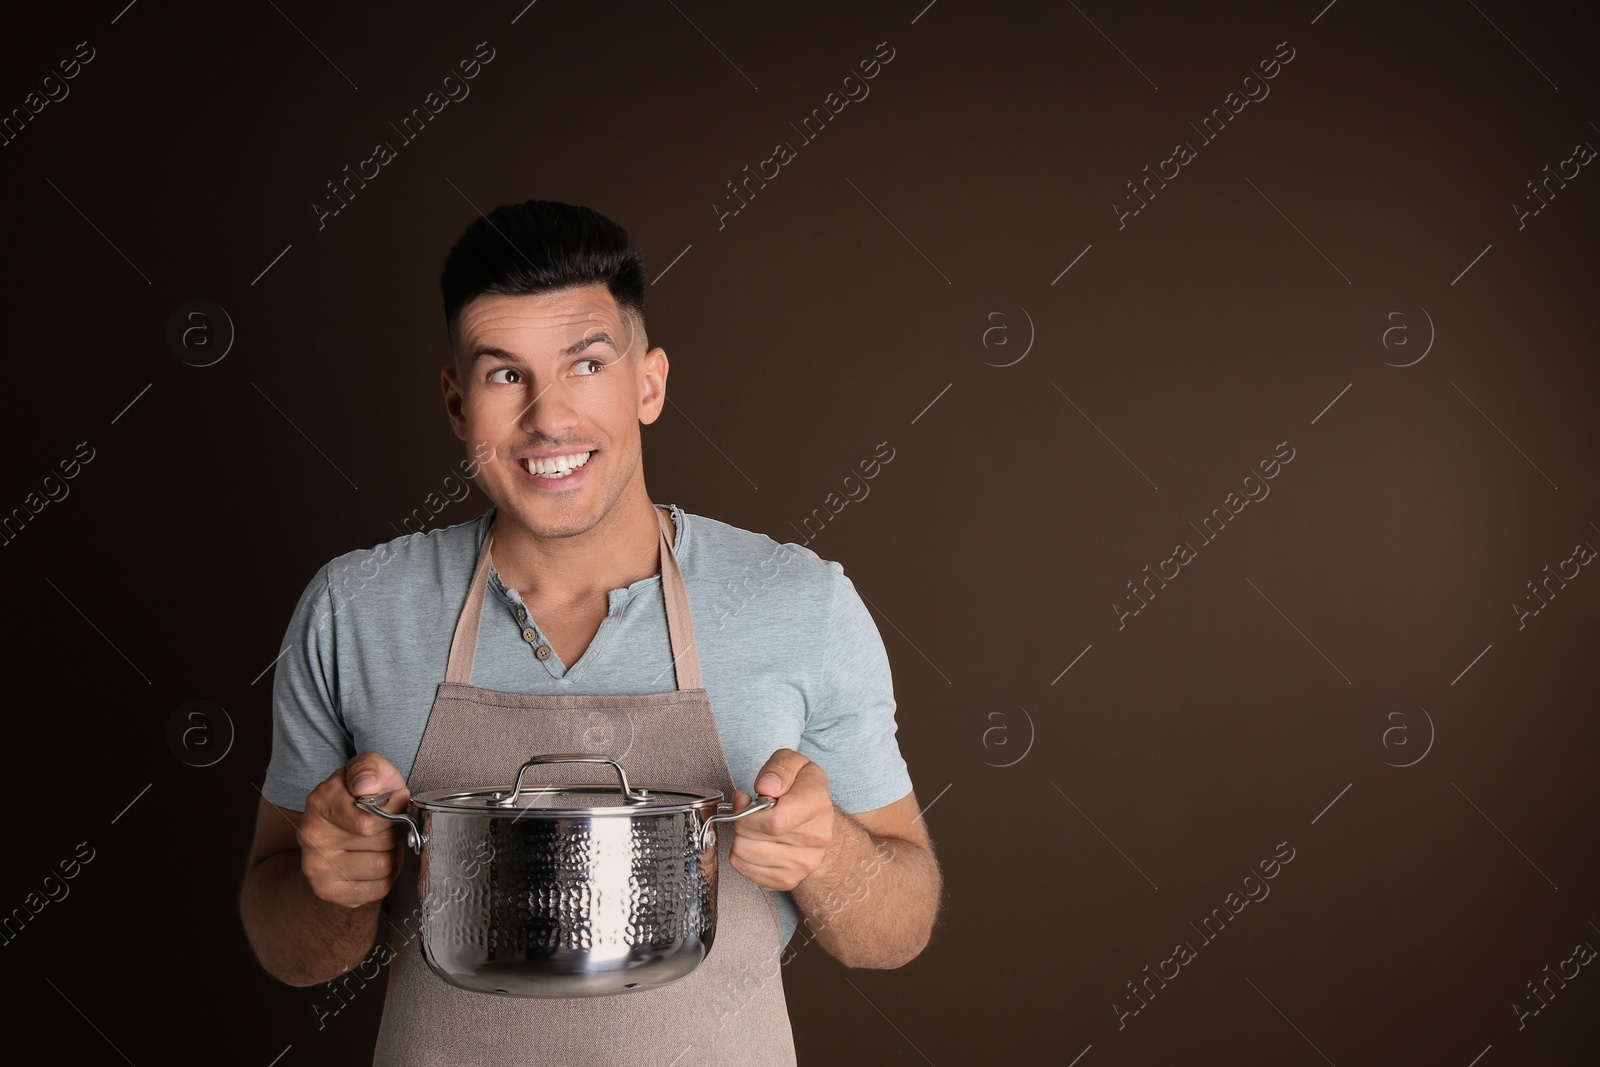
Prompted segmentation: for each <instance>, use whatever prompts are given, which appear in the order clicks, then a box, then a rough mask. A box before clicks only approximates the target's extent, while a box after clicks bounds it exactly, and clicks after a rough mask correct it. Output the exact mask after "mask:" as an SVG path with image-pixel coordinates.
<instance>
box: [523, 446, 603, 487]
mask: <svg viewBox="0 0 1600 1067" xmlns="http://www.w3.org/2000/svg"><path fill="white" fill-rule="evenodd" d="M592 455H594V453H593V452H578V453H575V454H573V455H570V456H556V457H554V458H552V459H525V460H522V469H523V470H525V471H527V472H528V473H529V474H535V475H538V476H539V477H541V478H550V479H552V480H553V479H557V478H565V477H566V476H567V475H569V474H571V473H572V472H573V471H575V470H577V469H578V468H579V467H581V466H583V465H584V464H585V463H587V462H589V457H590V456H592Z"/></svg>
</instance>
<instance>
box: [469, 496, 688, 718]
mask: <svg viewBox="0 0 1600 1067" xmlns="http://www.w3.org/2000/svg"><path fill="white" fill-rule="evenodd" d="M652 510H653V511H655V513H656V521H657V523H658V525H659V526H660V528H661V594H662V601H663V602H664V603H665V605H666V609H667V638H668V641H669V643H670V646H671V649H672V665H673V669H674V670H675V671H676V673H677V681H678V688H679V689H680V690H683V689H702V688H704V683H703V682H702V680H701V677H700V650H699V649H698V648H697V647H696V646H695V640H694V619H693V617H692V616H691V615H690V613H689V593H688V590H687V589H685V588H684V584H683V571H682V570H680V569H679V567H678V557H677V556H676V555H675V554H674V553H673V551H672V538H671V536H670V535H669V531H670V530H671V527H670V526H669V525H668V523H667V516H666V512H665V511H663V510H662V509H661V508H658V507H652ZM493 544H494V530H493V528H491V529H490V530H489V532H488V533H487V534H485V535H484V538H483V547H481V548H480V549H479V550H478V565H477V567H476V568H475V569H474V570H473V572H472V583H471V585H469V586H468V587H467V603H466V605H465V606H464V607H463V608H462V609H461V617H460V618H459V619H457V620H456V631H455V636H454V637H453V638H452V639H451V641H450V659H449V661H448V662H447V663H446V665H445V674H444V680H445V682H446V683H448V684H453V685H469V684H471V682H472V665H473V661H474V660H475V659H476V658H477V654H478V629H479V626H480V625H481V623H482V619H483V598H484V591H485V590H486V589H487V588H488V586H489V561H490V553H489V549H490V546H491V545H493ZM569 666H570V664H569Z"/></svg>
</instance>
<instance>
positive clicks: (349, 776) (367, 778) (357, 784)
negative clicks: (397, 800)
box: [344, 752, 406, 797]
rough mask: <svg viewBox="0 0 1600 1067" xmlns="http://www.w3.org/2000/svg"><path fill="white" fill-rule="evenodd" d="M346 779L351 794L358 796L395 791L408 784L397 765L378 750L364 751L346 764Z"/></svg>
mask: <svg viewBox="0 0 1600 1067" xmlns="http://www.w3.org/2000/svg"><path fill="white" fill-rule="evenodd" d="M344 781H345V786H346V787H347V788H348V789H349V790H350V794H351V795H352V796H358V797H369V796H373V795H375V794H378V793H389V792H393V791H394V790H396V789H403V788H404V787H405V784H406V780H405V777H404V776H403V775H401V773H400V771H399V770H398V769H397V768H396V767H395V765H394V764H392V763H390V762H389V761H388V760H386V759H384V758H383V757H382V756H380V755H379V754H378V753H376V752H363V753H361V754H360V755H358V756H355V757H354V758H352V759H351V760H350V762H349V763H347V764H345V768H344Z"/></svg>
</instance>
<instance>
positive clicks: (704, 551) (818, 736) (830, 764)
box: [262, 505, 911, 943]
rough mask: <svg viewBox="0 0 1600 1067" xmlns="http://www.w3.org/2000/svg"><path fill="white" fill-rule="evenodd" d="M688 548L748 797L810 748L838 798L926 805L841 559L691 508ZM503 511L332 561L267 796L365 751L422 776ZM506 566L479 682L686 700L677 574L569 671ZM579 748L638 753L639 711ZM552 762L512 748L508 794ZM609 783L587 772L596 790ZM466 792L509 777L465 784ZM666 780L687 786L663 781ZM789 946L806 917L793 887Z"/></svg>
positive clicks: (303, 620) (705, 639) (629, 591)
mask: <svg viewBox="0 0 1600 1067" xmlns="http://www.w3.org/2000/svg"><path fill="white" fill-rule="evenodd" d="M671 514H672V519H673V522H674V523H675V524H676V526H677V537H676V540H675V541H674V552H675V554H676V556H677V558H678V565H679V567H680V568H681V570H682V572H683V578H684V587H685V589H686V590H687V592H688V596H689V608H690V614H691V615H692V617H693V619H694V627H695V638H696V643H697V645H698V649H699V653H700V666H701V673H702V675H703V681H704V686H705V689H706V692H707V694H708V695H709V697H710V700H711V707H712V711H713V713H714V714H715V717H716V722H717V731H718V733H719V734H720V736H721V739H722V746H723V750H724V752H725V753H726V755H727V757H728V766H729V769H730V770H731V771H732V772H733V781H734V784H735V786H736V787H737V788H740V789H743V790H744V791H745V792H747V793H749V792H754V790H753V789H752V786H753V784H754V779H755V776H756V773H757V772H758V771H759V770H760V769H761V766H762V764H764V763H765V762H766V761H767V759H768V758H769V757H771V755H772V753H773V752H774V751H776V750H777V749H780V748H792V749H794V750H795V751H797V752H799V753H801V754H802V755H804V756H805V757H806V758H808V759H810V760H812V761H814V762H815V763H817V764H819V765H820V766H821V767H822V769H823V770H824V771H826V772H827V774H828V784H829V787H830V790H831V792H832V795H833V801H834V803H835V804H837V805H838V806H839V807H840V809H842V810H843V811H846V812H849V813H852V814H854V813H859V812H863V811H870V810H872V809H874V808H880V807H883V806H884V805H886V804H890V803H893V802H894V801H896V800H899V799H900V798H901V797H904V796H905V795H906V794H907V793H909V792H911V778H910V775H909V774H908V773H907V770H906V765H905V761H904V759H902V757H901V755H900V749H899V746H898V744H897V743H896V741H895V717H894V711H895V702H894V689H893V685H892V683H891V680H890V673H889V658H888V655H887V653H886V652H885V651H884V647H883V639H882V637H881V636H880V635H879V633H878V629H877V626H876V625H875V624H874V623H873V621H872V617H871V616H870V615H869V614H868V613H867V609H866V606H865V605H864V604H863V603H862V601H861V597H860V594H858V593H857V592H856V589H855V585H854V584H853V583H852V582H851V581H850V579H849V578H847V577H845V574H844V568H843V567H841V566H840V565H839V564H838V563H835V562H832V561H829V560H824V559H821V558H819V557H818V556H817V554H816V553H815V552H812V551H811V550H810V549H807V548H804V547H802V546H800V545H797V544H793V543H788V544H782V545H780V544H779V543H777V542H776V541H774V540H773V539H772V538H770V537H767V536H766V535H764V534H759V533H753V532H751V531H749V530H743V529H740V528H738V527H735V526H730V525H728V524H727V523H723V522H718V521H717V520H715V519H710V518H706V517H704V516H701V515H690V514H686V513H685V512H683V511H682V510H681V509H680V508H678V507H677V506H676V505H672V508H671ZM494 515H495V509H494V508H493V507H491V508H490V509H489V510H488V511H487V512H486V513H485V514H484V515H482V516H480V517H479V518H477V519H474V520H472V521H471V522H464V523H460V524H458V525H455V526H448V527H443V528H441V529H437V530H430V531H428V532H426V533H414V534H409V535H406V536H404V537H399V538H396V539H395V540H392V541H388V542H385V543H384V544H381V545H378V546H376V547H374V548H371V549H362V550H358V551H354V552H347V553H345V554H344V555H342V556H340V557H338V558H337V559H334V560H332V561H330V562H329V563H327V564H325V565H323V567H322V568H320V569H319V570H318V571H317V573H316V576H315V577H314V578H313V579H312V580H311V583H310V584H309V585H308V586H307V587H306V589H305V592H304V593H303V594H302V595H301V597H300V602H299V604H298V605H297V606H296V607H295V611H294V615H293V617H292V618H291V620H290V622H289V627H288V631H287V634H286V636H285V639H284V648H285V651H284V652H283V655H282V658H280V659H279V660H278V663H277V668H276V669H277V674H276V677H275V678H274V679H273V688H272V713H273V729H272V759H271V762H270V764H269V765H268V767H267V775H266V783H265V786H264V788H263V790H262V791H263V793H264V794H265V796H266V798H267V800H269V801H271V802H272V803H274V804H277V805H279V806H280V807H285V808H292V809H294V810H297V811H303V810H304V809H305V799H306V795H307V794H308V793H310V792H311V790H313V789H314V788H316V786H317V785H319V784H320V783H321V782H323V781H324V780H326V779H327V778H328V776H329V775H330V774H332V773H333V772H334V771H335V770H336V769H337V768H339V767H340V766H342V765H343V764H344V763H345V762H346V761H347V760H348V759H350V757H352V756H354V755H355V754H356V753H358V752H377V753H379V754H381V755H382V756H384V757H385V758H387V759H388V760H389V761H390V762H391V763H393V764H394V765H395V767H396V768H398V769H399V771H400V773H401V774H402V775H409V774H410V772H411V765H412V762H413V761H414V760H415V759H416V755H417V749H418V747H419V746H420V745H421V742H422V731H423V727H424V726H425V725H426V724H427V721H428V713H429V711H430V710H431V708H432V706H433V699H434V695H435V690H436V689H437V687H438V685H439V683H441V682H442V681H444V674H445V665H446V663H447V661H448V660H449V656H450V641H451V638H452V636H453V635H454V632H455V625H456V620H457V619H458V618H459V617H460V615H461V609H462V606H463V605H464V604H465V603H466V598H467V586H468V584H469V583H470V581H471V579H472V571H473V568H474V567H475V566H476V563H477V557H478V550H479V546H480V545H481V544H482V543H483V539H484V537H485V535H487V533H488V531H489V528H490V526H491V524H492V523H493V521H494ZM519 610H521V611H522V612H523V614H524V615H526V614H527V613H526V609H525V608H524V606H523V604H522V599H521V597H520V596H519V595H518V594H517V592H516V590H514V589H507V588H506V586H505V585H504V584H503V583H502V582H501V580H500V576H499V573H498V571H497V570H496V569H495V568H493V567H492V566H491V568H490V573H489V588H488V590H487V593H486V595H485V598H484V614H483V625H482V627H481V629H480V631H479V634H478V650H477V657H476V660H475V663H474V665H473V671H472V685H474V686H476V687H478V688H482V689H494V690H500V691H504V692H511V693H540V694H546V693H551V694H553V693H585V694H608V695H609V694H617V693H660V692H665V691H668V690H671V689H674V688H676V685H677V681H676V676H675V674H674V673H673V670H672V653H671V644H670V642H669V640H668V638H667V616H666V607H665V604H664V602H663V597H662V586H661V576H660V575H659V574H656V575H652V576H651V577H649V578H643V579H640V580H639V581H637V582H634V583H633V584H631V585H629V586H627V587H626V588H623V589H613V590H611V591H610V594H609V610H608V613H607V615H606V617H605V619H604V620H603V621H602V622H601V624H600V629H599V631H598V632H597V633H596V634H595V636H594V639H593V640H592V641H591V642H590V643H589V647H588V648H587V649H586V650H585V651H584V653H583V655H582V656H580V657H579V659H578V662H577V664H575V665H573V666H571V667H569V666H568V665H567V664H565V663H563V662H562V661H561V657H560V656H559V655H558V654H557V653H556V652H555V650H554V648H550V654H549V658H547V659H544V660H540V659H539V658H538V657H537V655H536V654H535V648H536V647H539V646H548V642H547V641H545V640H544V639H543V638H542V637H540V638H539V639H537V640H536V641H534V642H531V643H530V642H529V641H528V640H525V639H524V636H523V630H524V628H526V627H533V628H534V629H535V630H538V629H539V623H538V620H537V619H535V618H533V617H531V616H529V617H527V618H526V619H525V620H520V619H518V617H517V613H518V611H519ZM572 731H573V735H572V738H571V745H570V747H569V748H568V749H567V750H568V751H590V752H593V751H597V750H609V749H613V748H614V749H615V750H616V752H615V754H617V755H619V757H620V754H621V752H622V751H623V750H624V749H625V747H626V745H627V744H628V743H630V739H629V738H628V737H626V736H624V735H625V734H626V733H627V720H626V717H625V716H614V717H607V716H605V715H601V714H595V715H591V716H587V717H585V718H583V721H574V722H573V723H572ZM532 754H533V753H520V752H515V753H513V752H508V753H507V761H506V773H505V775H504V777H505V778H506V780H507V781H509V780H510V778H511V776H512V775H513V774H514V773H515V771H516V768H517V766H519V765H520V764H521V762H522V760H523V759H526V758H527V756H528V755H532ZM588 777H589V776H585V780H588ZM460 784H461V785H462V786H464V787H470V786H482V785H492V784H496V783H494V782H463V783H460ZM660 784H663V785H672V784H674V783H670V782H663V783H660ZM776 897H777V899H778V903H779V907H780V913H781V916H782V920H783V941H784V943H787V942H788V940H789V938H790V936H791V935H792V934H793V932H794V929H795V927H796V926H797V925H798V922H799V912H798V910H797V909H796V907H795V905H794V901H793V899H792V897H791V895H790V894H788V893H777V894H776Z"/></svg>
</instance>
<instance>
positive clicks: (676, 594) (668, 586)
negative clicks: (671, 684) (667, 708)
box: [655, 508, 705, 689]
mask: <svg viewBox="0 0 1600 1067" xmlns="http://www.w3.org/2000/svg"><path fill="white" fill-rule="evenodd" d="M655 513H656V520H657V521H658V522H659V523H660V524H661V599H662V601H663V602H664V603H665V604H666V606H667V638H668V640H669V641H670V642H671V645H672V669H673V670H675V671H676V672H677V675H678V688H679V689H704V688H705V685H704V684H703V683H702V682H701V680H700V650H699V648H697V647H695V642H694V618H693V616H691V615H690V614H689V593H688V590H686V589H685V588H684V585H683V572H682V571H681V570H679V569H678V557H677V555H676V554H675V553H674V552H673V551H672V537H671V534H670V532H669V531H670V530H671V527H670V526H669V525H668V524H667V513H666V512H665V511H663V510H662V509H661V508H656V509H655Z"/></svg>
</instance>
